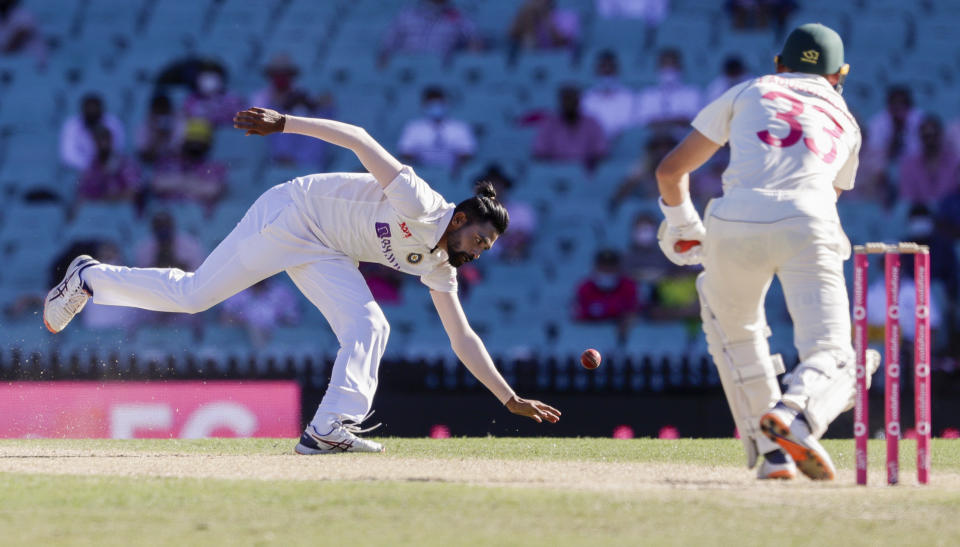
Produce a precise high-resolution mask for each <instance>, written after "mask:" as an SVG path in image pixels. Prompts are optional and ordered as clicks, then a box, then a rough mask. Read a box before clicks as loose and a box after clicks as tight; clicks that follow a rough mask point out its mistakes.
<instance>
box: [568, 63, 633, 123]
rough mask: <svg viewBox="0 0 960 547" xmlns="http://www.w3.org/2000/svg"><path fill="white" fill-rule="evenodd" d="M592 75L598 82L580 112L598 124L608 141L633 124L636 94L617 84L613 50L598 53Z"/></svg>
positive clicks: (617, 72)
mask: <svg viewBox="0 0 960 547" xmlns="http://www.w3.org/2000/svg"><path fill="white" fill-rule="evenodd" d="M594 72H595V74H596V82H597V83H596V84H595V85H594V86H593V87H591V88H590V89H589V90H588V91H587V92H586V93H585V94H584V96H583V98H582V99H581V102H580V109H581V110H583V113H584V114H586V115H588V116H592V117H593V118H595V119H596V120H597V121H598V122H600V126H601V127H603V132H604V133H605V134H606V136H607V138H608V139H614V138H616V137H617V136H618V135H620V133H622V132H623V130H624V129H627V128H628V127H630V126H631V125H632V124H633V122H634V120H633V118H632V117H633V110H634V100H635V99H636V93H635V92H634V91H633V90H631V89H630V88H628V87H627V86H625V85H623V84H622V83H621V82H620V67H619V63H618V62H617V54H616V53H615V52H614V51H613V50H609V49H605V50H603V51H601V52H600V53H598V54H597V60H596V65H595V69H594Z"/></svg>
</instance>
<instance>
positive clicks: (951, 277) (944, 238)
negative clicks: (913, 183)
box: [902, 204, 960, 320]
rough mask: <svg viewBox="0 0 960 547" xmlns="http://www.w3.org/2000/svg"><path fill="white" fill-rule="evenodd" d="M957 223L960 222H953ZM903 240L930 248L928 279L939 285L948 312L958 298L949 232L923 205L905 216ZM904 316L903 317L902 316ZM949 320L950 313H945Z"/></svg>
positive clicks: (959, 277)
mask: <svg viewBox="0 0 960 547" xmlns="http://www.w3.org/2000/svg"><path fill="white" fill-rule="evenodd" d="M953 222H955V223H956V222H960V219H957V218H955V219H953ZM902 241H915V242H917V243H919V244H921V245H927V246H928V247H930V256H931V257H932V258H931V261H930V279H931V282H932V283H936V284H939V286H940V288H941V289H943V291H944V293H945V294H946V296H947V303H948V304H950V307H949V309H954V307H953V305H954V304H955V303H956V302H957V299H958V298H960V271H958V270H960V262H958V260H957V250H956V247H955V245H956V241H957V240H956V238H955V237H953V236H952V235H951V234H950V229H949V228H948V227H945V226H944V225H943V224H942V222H939V219H938V218H937V217H936V216H935V215H934V214H933V212H931V210H930V209H929V208H928V207H927V206H926V205H923V204H917V205H914V206H912V207H911V208H910V212H909V214H908V215H907V226H906V229H905V230H904V234H903V240H902ZM903 317H906V316H903ZM947 317H948V320H949V319H952V317H953V315H952V314H947Z"/></svg>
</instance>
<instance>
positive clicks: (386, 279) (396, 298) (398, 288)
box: [360, 262, 407, 306]
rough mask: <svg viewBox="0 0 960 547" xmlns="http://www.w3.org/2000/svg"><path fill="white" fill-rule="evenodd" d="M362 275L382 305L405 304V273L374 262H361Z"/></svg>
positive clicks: (374, 296) (375, 298)
mask: <svg viewBox="0 0 960 547" xmlns="http://www.w3.org/2000/svg"><path fill="white" fill-rule="evenodd" d="M360 273H361V274H362V275H363V278H364V279H365V280H366V281H367V286H368V287H370V293H371V294H373V298H374V300H376V301H377V303H378V304H380V305H394V306H396V305H400V304H403V282H404V280H405V279H406V278H407V276H406V275H404V274H403V272H399V271H397V270H394V269H393V268H388V267H386V266H384V265H382V264H374V263H373V262H361V263H360Z"/></svg>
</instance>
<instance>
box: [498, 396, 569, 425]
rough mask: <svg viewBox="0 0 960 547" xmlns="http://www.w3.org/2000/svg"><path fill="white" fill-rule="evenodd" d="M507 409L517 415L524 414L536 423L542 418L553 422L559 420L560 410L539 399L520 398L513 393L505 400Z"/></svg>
mask: <svg viewBox="0 0 960 547" xmlns="http://www.w3.org/2000/svg"><path fill="white" fill-rule="evenodd" d="M507 410H509V411H510V412H513V413H514V414H516V415H518V416H526V417H528V418H530V419H532V420H533V421H535V422H537V423H542V422H543V421H544V420H546V421H548V422H550V423H552V424H555V423H557V422H558V421H560V411H559V410H557V409H555V408H553V407H552V406H550V405H548V404H547V403H542V402H540V401H535V400H533V399H522V398H520V397H517V396H516V395H514V396H513V397H511V398H510V400H509V401H507Z"/></svg>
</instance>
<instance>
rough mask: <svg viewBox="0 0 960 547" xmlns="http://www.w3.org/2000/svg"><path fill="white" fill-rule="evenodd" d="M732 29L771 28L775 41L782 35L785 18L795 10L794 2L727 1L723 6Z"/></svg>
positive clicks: (772, 0) (769, 0)
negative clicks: (730, 21)
mask: <svg viewBox="0 0 960 547" xmlns="http://www.w3.org/2000/svg"><path fill="white" fill-rule="evenodd" d="M725 8H726V11H727V14H728V15H729V16H730V18H731V20H732V23H733V28H735V29H739V30H746V29H765V28H768V27H773V32H774V36H775V38H776V39H777V40H779V39H780V37H781V36H782V35H783V29H784V27H785V26H786V24H787V18H788V17H790V14H791V13H792V12H793V11H794V10H796V9H797V3H796V1H795V0H727V2H726V5H725Z"/></svg>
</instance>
